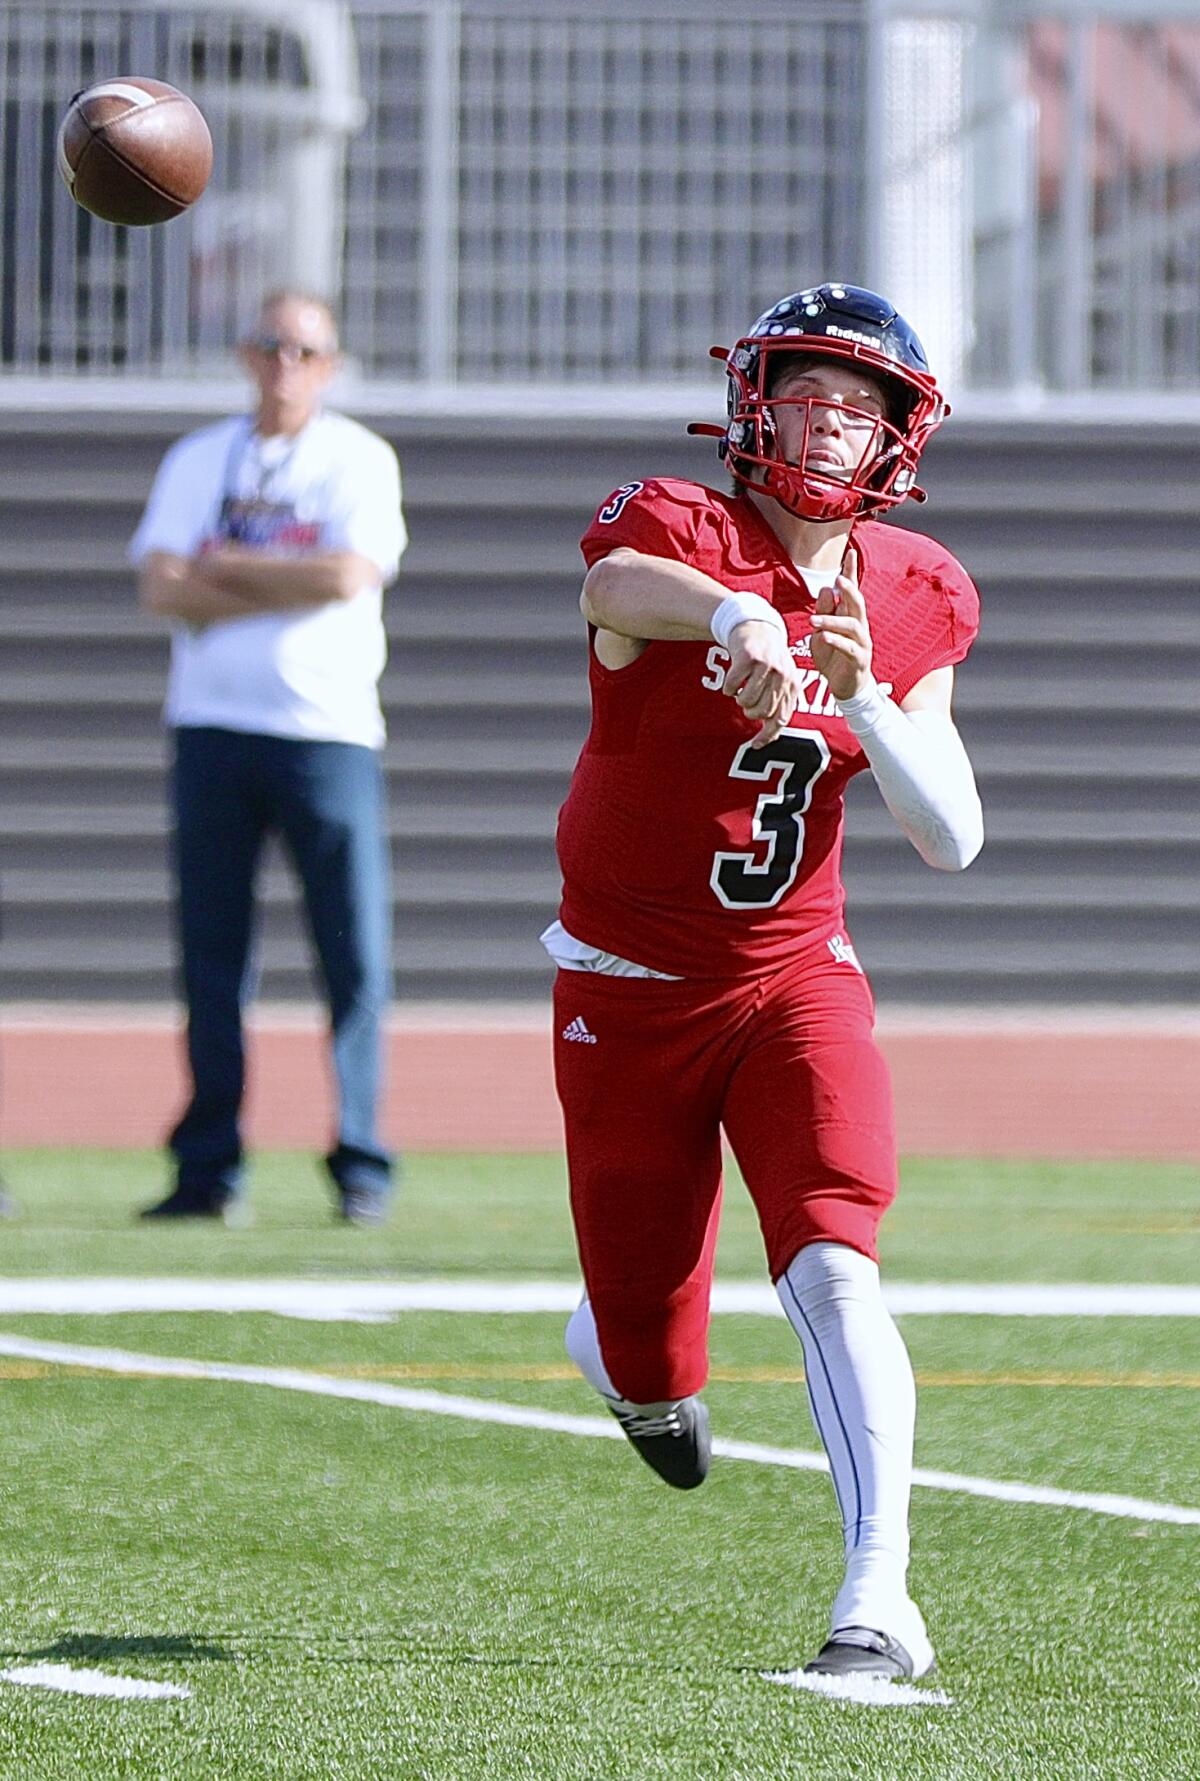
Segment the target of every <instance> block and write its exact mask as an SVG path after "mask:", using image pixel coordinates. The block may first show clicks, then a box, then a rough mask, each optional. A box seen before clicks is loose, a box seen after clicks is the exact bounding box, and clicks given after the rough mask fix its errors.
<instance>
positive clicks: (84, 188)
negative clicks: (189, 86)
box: [58, 75, 213, 227]
mask: <svg viewBox="0 0 1200 1781" xmlns="http://www.w3.org/2000/svg"><path fill="white" fill-rule="evenodd" d="M212 159H213V150H212V137H211V136H210V135H209V133H208V125H207V124H206V123H205V121H204V117H203V114H202V113H201V111H200V110H199V108H198V107H197V106H195V105H193V103H192V101H191V100H190V99H189V98H188V96H187V94H186V93H181V92H180V91H179V89H178V87H172V86H168V85H167V82H166V81H165V80H143V79H142V78H141V77H140V76H137V75H129V76H125V75H122V76H121V77H120V78H119V79H114V80H101V81H97V82H96V83H95V85H94V86H90V87H87V88H85V90H84V91H83V92H82V93H76V95H75V97H74V98H73V99H72V101H71V103H70V105H69V106H68V108H67V115H66V116H65V117H64V119H63V121H62V124H61V126H60V127H59V132H58V170H59V172H60V173H61V174H62V176H63V178H64V180H65V181H66V182H67V190H68V191H69V192H70V194H71V196H72V198H74V200H75V202H76V203H77V204H82V206H83V208H84V209H85V210H90V211H91V213H92V215H93V216H98V217H103V219H104V221H105V222H106V223H127V224H130V225H132V226H134V227H141V226H142V225H144V224H146V223H165V222H167V221H168V220H169V219H170V218H171V217H173V216H178V215H179V213H180V211H181V210H186V209H187V208H188V205H189V204H194V203H195V202H196V199H197V198H198V197H199V196H200V194H201V192H202V191H203V190H204V188H205V186H206V185H207V184H208V176H209V174H210V173H211V172H212Z"/></svg>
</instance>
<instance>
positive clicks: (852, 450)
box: [771, 359, 887, 482]
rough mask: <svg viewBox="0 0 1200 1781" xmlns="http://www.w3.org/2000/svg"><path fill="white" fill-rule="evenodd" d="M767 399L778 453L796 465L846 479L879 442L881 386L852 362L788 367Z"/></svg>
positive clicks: (882, 416)
mask: <svg viewBox="0 0 1200 1781" xmlns="http://www.w3.org/2000/svg"><path fill="white" fill-rule="evenodd" d="M771 400H772V401H773V402H776V403H778V406H777V407H776V408H775V409H774V410H773V412H774V416H775V431H776V437H777V439H778V442H779V450H780V455H781V456H782V457H784V458H786V460H787V461H788V463H789V464H794V465H796V467H797V468H803V469H805V470H815V471H816V472H817V473H818V474H819V475H821V476H831V477H834V478H836V479H837V480H838V481H845V482H848V481H849V480H850V478H851V477H852V476H853V474H854V472H855V471H856V470H857V469H858V467H859V465H860V464H862V463H863V461H864V459H867V458H869V457H871V456H872V455H873V454H874V453H875V452H877V451H878V449H879V447H880V445H881V443H882V434H881V431H880V428H879V425H878V423H879V422H880V421H881V420H886V418H887V399H886V397H885V395H884V391H883V386H882V384H881V383H880V382H879V381H878V380H877V379H876V378H874V377H872V376H871V375H870V374H869V373H868V372H865V371H860V370H859V369H858V367H857V366H856V365H854V364H852V363H841V362H839V361H838V360H834V359H831V360H830V361H829V362H828V363H827V364H811V365H802V366H796V367H794V368H791V367H789V368H787V369H785V370H784V371H782V372H781V373H780V375H779V379H778V382H777V383H776V385H775V388H774V389H773V390H772V392H771Z"/></svg>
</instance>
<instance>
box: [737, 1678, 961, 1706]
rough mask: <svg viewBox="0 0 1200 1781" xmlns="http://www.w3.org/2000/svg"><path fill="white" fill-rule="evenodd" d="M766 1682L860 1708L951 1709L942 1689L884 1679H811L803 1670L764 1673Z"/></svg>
mask: <svg viewBox="0 0 1200 1781" xmlns="http://www.w3.org/2000/svg"><path fill="white" fill-rule="evenodd" d="M763 1681H764V1682H782V1683H783V1685H784V1687H785V1688H805V1689H807V1690H808V1691H809V1693H810V1694H820V1695H824V1696H825V1698H826V1700H831V1701H852V1702H853V1703H854V1704H855V1706H858V1707H952V1706H953V1705H954V1702H953V1700H952V1699H951V1697H950V1696H949V1695H948V1694H944V1693H943V1692H942V1690H941V1689H940V1688H914V1686H913V1685H912V1683H911V1682H889V1681H887V1679H886V1678H885V1677H883V1676H808V1675H805V1673H804V1671H803V1670H779V1671H771V1670H764V1671H763Z"/></svg>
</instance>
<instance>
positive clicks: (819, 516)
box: [688, 284, 950, 523]
mask: <svg viewBox="0 0 1200 1781" xmlns="http://www.w3.org/2000/svg"><path fill="white" fill-rule="evenodd" d="M712 352H713V357H714V358H719V359H724V361H725V369H726V372H727V373H728V377H729V390H728V409H729V418H728V421H727V423H726V425H725V426H724V427H717V426H707V425H704V424H702V423H696V424H694V425H692V426H690V427H689V428H688V432H689V433H707V434H710V435H712V436H713V437H715V438H718V439H720V441H721V445H720V454H721V457H722V458H723V459H724V460H725V462H726V464H727V465H728V468H729V471H730V474H731V475H732V476H733V477H735V478H736V480H737V481H738V482H740V483H742V484H743V485H744V486H745V487H748V488H756V489H759V490H760V491H761V492H762V493H763V494H767V495H770V496H771V497H772V498H773V499H774V500H776V501H778V502H779V503H780V505H781V506H782V507H785V508H786V509H787V510H788V512H789V513H794V514H796V515H797V517H798V518H801V519H808V520H816V521H818V522H822V523H828V522H831V521H833V520H842V519H851V518H853V517H854V516H855V515H856V514H860V513H875V512H879V511H881V510H883V509H886V508H889V507H895V506H896V505H897V503H898V502H900V501H903V500H905V499H906V497H907V496H909V495H911V496H912V497H913V499H914V500H917V501H923V500H924V499H925V494H924V491H923V490H922V489H919V488H918V487H917V485H916V471H917V464H918V462H919V460H920V457H921V453H922V452H923V451H924V449H925V446H926V445H927V444H928V442H929V439H930V437H931V435H932V434H933V433H934V432H935V430H936V429H937V428H938V427H940V426H941V424H942V422H943V421H944V420H945V418H946V416H947V415H948V414H949V412H950V410H949V407H948V406H947V404H946V403H945V402H944V401H943V400H942V397H941V394H940V392H939V390H938V387H937V384H936V383H935V382H934V380H933V376H932V374H931V372H930V370H929V365H928V363H927V361H926V358H925V350H924V348H923V347H922V345H921V342H920V341H919V340H918V339H917V336H916V335H915V333H914V332H913V330H912V329H911V328H910V327H909V325H908V323H907V322H906V321H905V320H904V317H903V316H902V315H900V314H898V312H897V311H896V310H895V309H894V308H893V307H892V305H891V304H890V303H889V302H888V301H887V299H886V298H884V297H879V296H877V295H876V294H875V292H874V291H866V290H862V289H861V288H860V287H859V286H857V285H851V284H822V285H817V286H815V287H814V288H813V289H812V290H807V291H797V292H796V293H795V294H794V295H793V296H790V297H784V298H783V299H782V300H781V301H780V302H778V303H776V304H775V305H774V307H773V308H771V309H768V310H767V311H766V313H765V314H764V315H760V316H759V318H758V320H757V321H756V322H755V323H754V326H753V327H752V328H751V329H750V331H749V333H747V334H744V335H743V336H742V338H741V339H740V340H739V341H738V342H737V344H736V345H735V346H734V347H733V349H732V351H726V349H725V348H724V347H723V346H714V347H713V349H712ZM799 357H804V358H810V357H811V358H813V359H817V360H819V359H822V358H828V359H838V360H842V361H849V362H850V363H852V364H854V365H857V366H858V367H860V368H861V369H862V370H863V371H865V372H867V373H868V374H869V375H871V376H872V377H874V378H876V379H877V380H878V382H879V383H880V384H881V385H882V388H883V393H884V396H885V399H886V401H887V409H888V412H887V417H886V418H880V417H879V416H877V415H874V414H868V412H867V411H866V410H864V409H857V408H849V407H847V406H846V405H845V404H844V403H838V402H832V403H831V402H830V401H828V400H827V399H826V398H825V397H823V396H783V397H777V396H774V395H773V394H772V391H773V389H774V387H775V383H776V381H777V379H778V375H779V372H780V371H781V369H782V367H783V364H784V363H786V361H787V360H788V359H796V358H799ZM785 405H786V406H788V407H791V408H803V409H804V410H805V415H804V422H805V425H804V437H803V441H802V444H801V449H800V452H799V462H791V461H789V460H788V459H786V458H784V457H783V456H782V455H781V453H780V450H779V445H778V438H777V434H776V428H775V410H776V408H778V407H782V406H785ZM814 408H823V409H829V408H835V409H840V410H841V411H842V412H843V413H844V414H845V415H846V416H848V417H849V418H850V419H851V420H852V422H853V423H854V424H855V425H856V426H857V427H858V428H859V429H860V430H861V428H862V426H863V424H864V420H869V421H870V422H872V423H873V426H874V434H873V437H872V438H870V439H869V441H868V442H867V445H866V449H865V450H864V452H863V454H862V457H861V458H860V460H859V462H858V464H857V466H856V467H854V468H853V470H852V471H851V473H850V475H849V476H848V477H846V476H841V475H836V474H832V473H828V474H827V473H825V472H823V471H821V470H820V469H819V468H817V467H815V466H811V465H810V466H808V467H805V465H806V459H807V457H808V441H809V428H810V426H811V424H812V415H813V409H814Z"/></svg>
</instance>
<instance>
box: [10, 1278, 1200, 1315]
mask: <svg viewBox="0 0 1200 1781" xmlns="http://www.w3.org/2000/svg"><path fill="white" fill-rule="evenodd" d="M580 1290H581V1289H580V1287H579V1286H578V1284H576V1283H575V1282H574V1281H571V1280H465V1279H464V1280H354V1279H350V1280H334V1279H312V1280H305V1279H300V1280H294V1279H293V1280H288V1279H265V1280H237V1279H229V1280H206V1279H199V1278H197V1279H190V1278H188V1277H187V1276H186V1275H172V1276H170V1277H168V1278H158V1279H156V1278H154V1277H153V1276H146V1277H145V1278H141V1277H132V1278H120V1277H116V1278H112V1279H103V1278H95V1279H81V1278H77V1277H76V1278H71V1279H54V1278H52V1277H49V1276H47V1277H46V1278H21V1279H17V1278H3V1277H0V1315H8V1316H14V1315H22V1316H23V1315H26V1314H31V1313H38V1314H41V1313H45V1314H47V1315H56V1316H73V1315H75V1314H77V1313H86V1314H87V1315H89V1316H97V1315H102V1314H112V1313H116V1312H123V1311H230V1312H235V1311H241V1312H245V1311H266V1312H274V1313H276V1314H277V1315H278V1316H281V1317H298V1318H304V1319H308V1320H312V1321H316V1322H330V1323H350V1322H376V1321H380V1320H382V1319H384V1318H388V1317H392V1316H394V1315H395V1314H396V1313H397V1312H400V1311H455V1312H479V1313H487V1314H488V1315H492V1316H497V1315H506V1314H517V1313H520V1314H525V1313H530V1312H542V1311H552V1312H570V1311H573V1310H574V1309H575V1306H576V1305H577V1304H578V1303H579V1294H580ZM884 1296H885V1297H886V1299H887V1302H888V1305H889V1307H890V1308H891V1310H892V1311H893V1312H895V1313H896V1314H897V1315H900V1316H905V1317H1200V1287H1194V1286H1119V1285H1117V1286H1090V1285H1081V1286H1077V1285H1072V1284H1069V1283H1062V1284H1057V1285H1055V1284H1050V1285H1023V1284H1015V1285H1014V1284H1008V1283H1002V1284H998V1285H976V1286H972V1285H958V1284H949V1285H944V1284H932V1285H925V1284H919V1285H910V1284H906V1283H904V1282H898V1281H893V1282H890V1283H885V1286H884ZM712 1308H713V1311H714V1313H716V1314H717V1315H718V1316H719V1315H722V1314H726V1313H734V1312H736V1313H739V1314H741V1315H742V1316H749V1317H782V1316H783V1311H782V1308H781V1307H780V1304H779V1300H778V1298H777V1297H776V1294H775V1289H774V1288H773V1287H772V1286H771V1284H770V1282H769V1281H766V1280H753V1281H735V1280H730V1281H725V1282H723V1283H721V1282H718V1284H717V1285H716V1286H715V1287H714V1289H713V1301H712Z"/></svg>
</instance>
